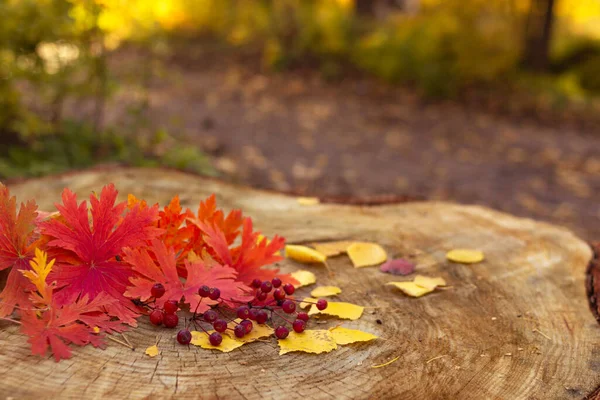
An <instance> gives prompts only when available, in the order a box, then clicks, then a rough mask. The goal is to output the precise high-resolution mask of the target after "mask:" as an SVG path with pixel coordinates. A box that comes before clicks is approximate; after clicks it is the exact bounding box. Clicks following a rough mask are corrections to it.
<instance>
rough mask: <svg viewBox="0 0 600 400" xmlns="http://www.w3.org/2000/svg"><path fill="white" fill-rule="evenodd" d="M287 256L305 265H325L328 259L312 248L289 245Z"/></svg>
mask: <svg viewBox="0 0 600 400" xmlns="http://www.w3.org/2000/svg"><path fill="white" fill-rule="evenodd" d="M285 256H286V257H287V258H291V259H292V260H294V261H298V262H301V263H305V264H325V261H327V257H326V256H325V255H323V254H321V253H319V252H318V251H317V250H315V249H311V248H310V247H306V246H301V245H296V244H288V245H287V246H285Z"/></svg>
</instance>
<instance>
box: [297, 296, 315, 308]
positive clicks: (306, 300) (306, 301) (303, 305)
mask: <svg viewBox="0 0 600 400" xmlns="http://www.w3.org/2000/svg"><path fill="white" fill-rule="evenodd" d="M317 300H318V299H313V298H312V297H305V298H304V300H302V302H300V304H298V307H300V308H306V307H310V306H312V305H313V304H316V302H317Z"/></svg>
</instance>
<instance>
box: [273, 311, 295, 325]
mask: <svg viewBox="0 0 600 400" xmlns="http://www.w3.org/2000/svg"><path fill="white" fill-rule="evenodd" d="M273 314H275V315H277V316H278V317H279V318H281V319H282V320H284V321H285V322H287V323H288V324H292V323H293V322H292V321H290V320H289V319H287V318H286V317H284V316H283V315H281V314H279V313H278V312H277V311H275V310H271V320H272V319H273Z"/></svg>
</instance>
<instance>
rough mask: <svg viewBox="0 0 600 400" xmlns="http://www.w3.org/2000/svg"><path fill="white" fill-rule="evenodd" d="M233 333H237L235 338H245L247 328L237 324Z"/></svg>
mask: <svg viewBox="0 0 600 400" xmlns="http://www.w3.org/2000/svg"><path fill="white" fill-rule="evenodd" d="M233 333H235V337H238V338H243V337H244V335H245V334H246V328H245V327H244V325H241V324H237V325H236V326H235V328H233Z"/></svg>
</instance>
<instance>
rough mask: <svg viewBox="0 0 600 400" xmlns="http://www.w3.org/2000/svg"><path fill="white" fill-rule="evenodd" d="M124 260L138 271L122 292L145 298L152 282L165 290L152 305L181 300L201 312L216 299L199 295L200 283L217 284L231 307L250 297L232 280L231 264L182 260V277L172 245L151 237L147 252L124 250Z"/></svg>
mask: <svg viewBox="0 0 600 400" xmlns="http://www.w3.org/2000/svg"><path fill="white" fill-rule="evenodd" d="M124 254H125V256H124V259H123V260H124V261H125V262H127V263H129V264H131V266H132V267H133V269H134V270H135V271H136V272H137V273H138V275H137V276H134V277H131V278H130V279H129V280H130V281H131V286H130V287H129V288H128V289H127V291H126V292H125V295H126V296H129V297H131V298H133V299H140V300H142V301H146V300H148V299H149V298H150V297H151V294H150V290H151V288H152V286H153V285H154V284H156V283H161V284H162V285H163V286H164V287H165V294H164V295H163V296H162V297H161V298H159V299H156V305H157V306H159V307H162V306H163V305H164V303H165V302H166V301H168V300H177V301H178V302H179V301H181V299H182V298H183V299H184V300H183V301H184V303H186V304H189V305H190V309H191V310H197V311H198V312H204V311H206V310H208V309H209V307H210V305H213V304H217V303H218V301H215V300H210V299H208V298H204V299H203V298H201V297H200V296H199V295H198V289H199V288H200V286H202V285H207V286H208V287H217V288H219V290H220V291H221V299H222V300H223V301H225V302H226V303H227V304H228V305H230V306H231V307H237V306H238V305H239V303H240V302H247V301H250V300H252V298H253V296H252V295H249V293H250V292H251V291H252V289H250V288H249V287H247V286H246V285H244V284H243V283H241V282H237V281H236V280H235V278H236V276H237V274H236V272H235V270H234V269H233V268H230V267H226V266H222V265H214V266H212V267H210V268H208V267H207V266H206V265H205V264H204V263H203V262H202V261H201V260H196V261H193V262H190V261H188V260H185V261H184V265H185V269H186V271H187V279H185V280H182V279H180V277H179V274H178V273H177V257H176V255H175V252H174V251H173V249H172V248H167V247H166V246H165V244H164V243H163V242H161V241H160V240H154V241H152V247H151V253H150V252H149V251H148V250H146V249H130V248H127V249H125V250H124ZM155 260H156V261H155Z"/></svg>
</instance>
